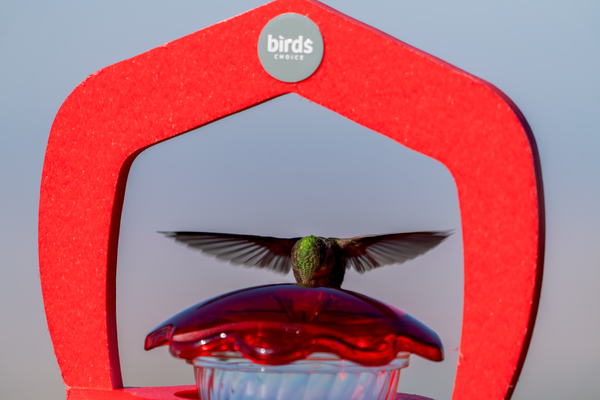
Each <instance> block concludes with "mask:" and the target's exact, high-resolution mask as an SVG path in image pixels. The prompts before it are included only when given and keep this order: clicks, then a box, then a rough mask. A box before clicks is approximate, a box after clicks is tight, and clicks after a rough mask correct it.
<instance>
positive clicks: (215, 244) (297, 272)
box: [158, 231, 452, 288]
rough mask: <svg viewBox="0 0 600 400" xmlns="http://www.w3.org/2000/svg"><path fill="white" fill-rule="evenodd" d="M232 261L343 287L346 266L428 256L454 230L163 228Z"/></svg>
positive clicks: (363, 267)
mask: <svg viewBox="0 0 600 400" xmlns="http://www.w3.org/2000/svg"><path fill="white" fill-rule="evenodd" d="M158 233H161V234H163V235H165V236H166V237H168V238H173V239H175V241H176V242H179V243H182V244H186V245H187V246H188V247H190V248H192V249H197V250H200V251H202V252H203V253H206V254H209V255H212V256H215V257H216V258H217V259H219V260H224V261H229V262H230V263H231V264H236V265H245V266H249V267H257V268H266V269H270V270H272V271H275V272H279V273H282V274H287V273H288V272H289V271H290V269H292V270H293V272H294V278H296V285H298V286H304V287H319V286H322V287H330V288H340V287H341V285H342V282H343V281H344V275H345V273H346V270H347V269H350V268H354V269H355V270H356V271H357V272H359V273H361V274H362V273H364V272H366V271H370V270H372V269H375V268H379V267H382V266H384V265H391V264H401V263H404V262H405V261H408V260H412V259H413V258H415V257H417V256H420V255H422V254H425V253H426V252H428V251H429V250H431V249H433V248H434V247H436V246H437V245H438V244H440V243H442V242H443V241H444V240H446V239H447V238H448V237H449V236H450V235H451V234H452V232H449V231H439V232H436V231H433V232H406V233H392V234H387V235H370V236H357V237H352V238H348V239H338V238H326V237H320V236H305V237H295V238H276V237H270V236H254V235H238V234H230V233H215V232H158Z"/></svg>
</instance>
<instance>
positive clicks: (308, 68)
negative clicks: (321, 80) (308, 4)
mask: <svg viewBox="0 0 600 400" xmlns="http://www.w3.org/2000/svg"><path fill="white" fill-rule="evenodd" d="M323 48H324V47H323V37H322V36H321V31H319V27H318V26H317V25H316V24H315V23H314V22H312V21H311V20H310V19H308V18H307V17H305V16H304V15H300V14H294V13H287V14H281V15H279V16H277V17H275V18H273V19H272V20H270V21H269V22H268V23H267V25H265V27H264V28H263V30H262V32H261V33H260V37H259V38H258V58H259V59H260V63H261V64H262V66H263V68H264V69H265V71H267V72H268V73H269V75H271V76H272V77H273V78H275V79H278V80H280V81H283V82H289V83H292V82H300V81H302V80H304V79H306V78H308V77H309V76H311V75H312V74H313V73H314V72H315V71H316V70H317V68H319V65H321V60H323Z"/></svg>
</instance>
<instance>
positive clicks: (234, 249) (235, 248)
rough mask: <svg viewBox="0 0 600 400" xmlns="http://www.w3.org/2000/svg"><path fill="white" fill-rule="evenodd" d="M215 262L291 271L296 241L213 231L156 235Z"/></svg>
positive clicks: (276, 270) (283, 271)
mask: <svg viewBox="0 0 600 400" xmlns="http://www.w3.org/2000/svg"><path fill="white" fill-rule="evenodd" d="M158 233H162V234H163V235H165V236H166V237H170V238H174V239H175V241H177V242H180V243H183V244H187V245H188V247H191V248H194V249H198V250H201V251H202V252H204V253H206V254H210V255H213V256H215V257H217V258H218V259H219V260H224V261H229V262H231V263H232V264H238V265H240V264H243V265H246V266H249V267H258V268H267V269H270V270H273V271H275V272H280V273H283V274H287V273H288V272H289V271H290V269H291V268H292V257H291V254H292V247H294V244H295V243H296V242H297V241H298V240H299V239H300V238H299V237H298V238H291V239H280V238H275V237H269V236H252V235H234V234H229V233H213V232H158Z"/></svg>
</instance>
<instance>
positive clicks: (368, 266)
mask: <svg viewBox="0 0 600 400" xmlns="http://www.w3.org/2000/svg"><path fill="white" fill-rule="evenodd" d="M451 234H452V232H409V233H392V234H389V235H373V236H359V237H354V238H349V239H338V245H339V246H340V249H341V250H342V251H341V257H342V260H343V262H344V266H345V267H346V269H349V268H350V267H353V268H354V269H355V270H357V271H358V272H360V273H361V274H362V273H363V272H366V271H370V270H372V269H373V268H378V267H382V266H384V265H390V264H396V263H403V262H405V261H408V260H412V259H413V258H415V257H417V256H420V255H421V254H425V253H426V252H427V251H429V250H431V249H433V248H434V247H435V246H437V245H438V244H440V243H442V242H443V241H444V240H446V238H447V237H448V236H450V235H451Z"/></svg>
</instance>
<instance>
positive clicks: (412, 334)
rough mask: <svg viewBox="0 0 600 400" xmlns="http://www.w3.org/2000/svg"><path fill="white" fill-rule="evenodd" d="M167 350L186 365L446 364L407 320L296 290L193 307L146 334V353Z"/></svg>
mask: <svg viewBox="0 0 600 400" xmlns="http://www.w3.org/2000/svg"><path fill="white" fill-rule="evenodd" d="M167 344H169V350H170V352H171V354H172V355H173V356H175V357H178V358H183V359H186V360H191V359H194V358H195V357H198V356H208V355H211V354H214V353H219V352H224V351H238V352H240V353H241V354H242V355H243V356H244V357H246V358H247V359H249V360H251V361H253V362H255V363H258V364H270V365H281V364H287V363H290V362H293V361H296V360H300V359H304V358H306V357H307V356H308V355H310V354H312V353H316V352H325V353H333V354H336V355H338V356H340V357H341V358H343V359H347V360H350V361H354V362H356V363H359V364H363V365H384V364H387V363H389V362H390V361H391V360H392V359H394V358H395V357H396V355H397V354H398V352H401V351H405V352H410V353H414V354H417V355H419V356H421V357H424V358H426V359H429V360H432V361H441V360H443V359H444V353H443V347H442V342H441V340H440V338H439V337H438V335H437V334H436V333H435V332H433V331H432V330H431V329H429V328H428V327H427V326H425V325H424V324H422V323H421V322H419V321H417V320H416V319H414V318H413V317H411V316H410V315H408V314H406V313H404V312H402V311H400V310H398V309H396V308H394V307H391V306H389V305H387V304H384V303H382V302H380V301H377V300H375V299H372V298H370V297H368V296H365V295H362V294H359V293H355V292H351V291H348V290H343V289H332V288H326V287H317V288H308V287H300V286H296V285H294V284H281V285H267V286H258V287H252V288H247V289H242V290H238V291H235V292H231V293H227V294H224V295H221V296H218V297H215V298H213V299H210V300H207V301H204V302H202V303H199V304H197V305H195V306H193V307H190V308H188V309H187V310H185V311H182V312H181V313H179V314H177V315H175V316H173V317H172V318H170V319H168V320H167V321H165V322H164V323H163V324H161V325H160V326H159V327H158V328H156V329H155V330H153V331H152V332H151V333H149V334H148V336H147V337H146V343H145V349H146V350H150V349H153V348H155V347H158V346H163V345H167Z"/></svg>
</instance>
